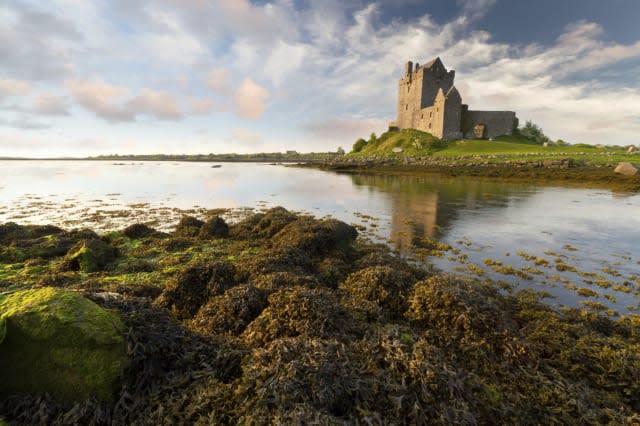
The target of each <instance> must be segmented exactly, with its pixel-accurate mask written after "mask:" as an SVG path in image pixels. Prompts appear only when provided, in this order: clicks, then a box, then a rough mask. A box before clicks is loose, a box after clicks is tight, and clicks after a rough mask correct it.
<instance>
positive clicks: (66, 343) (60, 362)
mask: <svg viewBox="0 0 640 426" xmlns="http://www.w3.org/2000/svg"><path fill="white" fill-rule="evenodd" d="M0 318H1V319H2V323H3V324H4V330H5V336H4V339H3V341H2V342H0V343H1V345H0V349H1V351H0V377H1V378H2V382H3V384H4V385H3V389H2V391H1V392H2V393H3V394H4V395H7V394H10V393H13V392H21V393H25V392H26V393H42V392H50V393H53V394H56V395H57V396H58V397H59V398H61V399H63V400H67V401H71V400H80V399H84V398H87V397H95V398H99V399H103V400H108V399H109V398H111V396H112V393H113V392H114V390H115V388H114V386H115V383H116V382H117V380H118V378H119V375H120V373H121V372H122V370H123V368H124V367H125V366H126V364H127V357H126V353H125V350H124V349H125V348H124V337H123V333H124V325H123V323H122V321H121V320H120V319H119V317H118V316H117V315H115V314H113V313H111V312H108V311H105V310H104V309H102V308H100V307H99V306H97V305H96V304H95V303H93V302H91V301H89V300H87V299H85V298H83V297H81V296H79V295H77V294H75V293H73V292H69V291H64V290H60V289H54V288H42V289H34V290H23V291H17V292H14V293H10V294H7V295H4V296H0Z"/></svg>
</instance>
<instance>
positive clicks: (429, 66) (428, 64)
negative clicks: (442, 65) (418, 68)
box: [422, 56, 442, 69]
mask: <svg viewBox="0 0 640 426" xmlns="http://www.w3.org/2000/svg"><path fill="white" fill-rule="evenodd" d="M438 61H440V57H439V56H438V57H436V58H435V59H432V60H430V61H429V62H427V63H426V64H422V68H426V69H429V68H431V67H432V66H433V65H435V63H436V62H438ZM440 62H442V61H440Z"/></svg>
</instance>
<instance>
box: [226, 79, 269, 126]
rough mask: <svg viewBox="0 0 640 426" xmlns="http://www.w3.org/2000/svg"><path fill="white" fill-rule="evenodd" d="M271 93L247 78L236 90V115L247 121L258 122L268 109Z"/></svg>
mask: <svg viewBox="0 0 640 426" xmlns="http://www.w3.org/2000/svg"><path fill="white" fill-rule="evenodd" d="M268 97H269V91H268V90H267V89H265V88H263V87H261V86H259V85H258V84H257V83H256V82H254V81H253V80H252V79H250V78H245V79H244V80H243V81H242V83H240V86H239V87H238V89H237V90H236V93H235V95H234V98H233V99H234V104H235V108H236V113H237V114H238V116H240V117H241V118H244V119H246V120H257V119H259V118H260V117H262V114H264V111H265V109H266V105H265V101H266V100H267V98H268Z"/></svg>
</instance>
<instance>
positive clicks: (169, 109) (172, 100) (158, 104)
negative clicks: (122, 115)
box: [125, 89, 182, 120]
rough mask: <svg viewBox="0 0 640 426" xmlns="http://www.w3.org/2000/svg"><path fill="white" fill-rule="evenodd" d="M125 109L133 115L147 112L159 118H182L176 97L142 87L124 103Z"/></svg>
mask: <svg viewBox="0 0 640 426" xmlns="http://www.w3.org/2000/svg"><path fill="white" fill-rule="evenodd" d="M125 109H126V110H128V111H130V113H131V114H132V115H133V116H136V115H138V114H149V115H152V116H154V117H156V118H158V119H160V120H179V119H181V118H182V113H181V112H180V107H179V106H178V99H177V98H176V97H175V96H174V95H172V94H171V93H165V92H157V91H154V90H150V89H142V91H141V92H140V94H139V95H137V96H135V97H134V98H132V99H131V100H129V101H128V102H127V103H126V104H125Z"/></svg>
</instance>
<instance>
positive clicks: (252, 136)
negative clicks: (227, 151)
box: [229, 128, 262, 147]
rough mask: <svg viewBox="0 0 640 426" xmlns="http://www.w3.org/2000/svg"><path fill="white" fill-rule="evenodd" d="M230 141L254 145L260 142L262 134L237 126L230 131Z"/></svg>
mask: <svg viewBox="0 0 640 426" xmlns="http://www.w3.org/2000/svg"><path fill="white" fill-rule="evenodd" d="M229 140H230V141H231V142H235V143H238V144H240V145H244V146H248V147H256V146H259V145H261V144H262V135H261V134H260V133H257V132H253V131H251V130H248V129H244V128H238V129H233V130H232V131H231V136H230V139H229Z"/></svg>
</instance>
